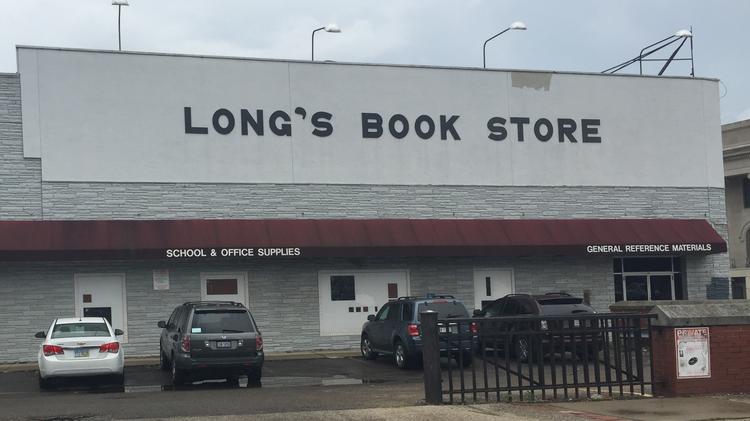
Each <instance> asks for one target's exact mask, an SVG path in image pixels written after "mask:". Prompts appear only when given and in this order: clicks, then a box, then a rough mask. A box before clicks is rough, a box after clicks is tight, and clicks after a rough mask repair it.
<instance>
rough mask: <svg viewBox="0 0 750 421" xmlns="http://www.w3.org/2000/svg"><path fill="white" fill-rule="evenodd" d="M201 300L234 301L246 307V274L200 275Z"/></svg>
mask: <svg viewBox="0 0 750 421" xmlns="http://www.w3.org/2000/svg"><path fill="white" fill-rule="evenodd" d="M201 300H203V301H234V302H236V303H242V304H243V305H245V306H247V274H245V273H242V272H236V273H201Z"/></svg>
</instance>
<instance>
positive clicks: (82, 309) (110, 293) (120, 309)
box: [74, 273, 128, 342]
mask: <svg viewBox="0 0 750 421" xmlns="http://www.w3.org/2000/svg"><path fill="white" fill-rule="evenodd" d="M74 290H75V295H76V301H75V311H76V317H87V316H90V317H105V318H107V319H108V320H109V321H110V324H111V325H112V328H113V329H121V330H122V331H123V332H125V336H124V337H123V338H122V341H123V342H127V337H128V317H127V305H126V294H125V275H124V274H119V273H116V274H112V273H85V274H83V273H79V274H76V275H75V276H74Z"/></svg>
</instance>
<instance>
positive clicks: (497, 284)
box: [474, 268, 516, 309]
mask: <svg viewBox="0 0 750 421" xmlns="http://www.w3.org/2000/svg"><path fill="white" fill-rule="evenodd" d="M515 289H516V288H515V284H514V281H513V269H502V268H494V269H474V308H476V309H484V307H485V306H486V305H487V304H489V303H491V302H493V301H495V300H496V299H498V298H502V297H505V296H506V295H508V294H512V293H513V291H515Z"/></svg>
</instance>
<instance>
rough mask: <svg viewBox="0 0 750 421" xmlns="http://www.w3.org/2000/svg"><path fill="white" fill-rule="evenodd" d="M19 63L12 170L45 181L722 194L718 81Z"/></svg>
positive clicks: (139, 59)
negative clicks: (22, 163)
mask: <svg viewBox="0 0 750 421" xmlns="http://www.w3.org/2000/svg"><path fill="white" fill-rule="evenodd" d="M18 61H19V63H18V67H19V72H20V74H21V90H22V95H23V103H22V105H23V133H24V156H25V157H27V158H28V157H41V158H42V178H43V180H44V181H75V182H92V181H93V182H142V183H148V182H184V183H293V184H294V183H298V184H307V183H312V184H376V185H492V186H662V187H667V186H669V187H723V172H722V171H723V170H722V165H721V163H722V161H721V139H720V136H721V134H720V121H719V109H718V107H717V106H716V104H718V84H717V81H715V80H707V79H692V78H648V77H645V78H644V77H629V76H603V75H592V74H566V73H550V72H520V71H486V70H479V69H444V68H421V67H395V66H377V65H358V64H320V63H308V62H288V61H265V60H250V59H232V58H214V57H201V58H195V57H184V56H169V55H156V54H139V53H116V52H111V53H110V52H96V51H78V50H53V49H38V48H25V47H20V48H19V49H18ZM186 107H187V108H188V109H189V111H186ZM243 109H244V110H246V112H247V115H249V116H252V117H253V119H254V121H255V123H256V124H257V126H253V125H250V124H243V119H242V113H243V112H242V110H243ZM259 110H261V111H262V118H259V116H260V114H259V113H258V111H259ZM188 112H189V118H188V116H187V115H186V113H188ZM318 113H328V114H318ZM373 114H378V115H379V116H380V118H381V119H382V122H380V123H378V124H376V123H375V122H376V121H377V117H375V116H374V115H373ZM398 115H401V116H403V118H404V119H401V118H400V117H396V119H395V120H392V119H393V116H398ZM214 117H217V121H216V122H214V121H213V118H214ZM230 119H232V120H233V122H231V121H230ZM513 119H521V120H513ZM397 120H398V121H397ZM441 120H443V121H441ZM503 121H504V123H503ZM391 122H393V124H392V126H391V124H390V123H391ZM404 122H406V124H407V125H408V127H405V125H404ZM417 123H419V124H417ZM259 125H262V126H263V130H262V132H263V134H262V135H259V134H258V133H256V131H255V130H254V129H257V128H258V127H259ZM316 127H317V130H318V134H319V135H315V134H313V133H314V132H315V131H316ZM379 129H380V130H382V135H381V136H379V137H378V138H374V137H366V136H367V135H368V133H369V135H371V136H372V135H375V134H377V132H378V130H379ZM391 129H393V134H392V133H391ZM243 130H245V132H244V133H243ZM258 130H260V129H258ZM274 130H275V132H274ZM189 131H203V132H205V134H202V133H188V132H189ZM563 131H567V133H568V134H563V133H562V132H563ZM220 132H226V134H222V133H220ZM420 133H421V135H422V137H420ZM402 135H403V137H402V138H399V137H401V136H402ZM521 138H523V140H521ZM493 139H494V140H493ZM499 139H502V140H499ZM540 139H543V140H540ZM82 157H86V158H85V159H82ZM665 160H669V161H670V165H664V162H665Z"/></svg>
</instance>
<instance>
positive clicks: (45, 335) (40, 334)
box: [34, 331, 47, 339]
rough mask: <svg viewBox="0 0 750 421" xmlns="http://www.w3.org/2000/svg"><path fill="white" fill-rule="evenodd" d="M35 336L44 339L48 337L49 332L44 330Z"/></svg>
mask: <svg viewBox="0 0 750 421" xmlns="http://www.w3.org/2000/svg"><path fill="white" fill-rule="evenodd" d="M34 337H35V338H39V339H44V338H46V337H47V332H44V331H42V332H37V333H36V334H34Z"/></svg>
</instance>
